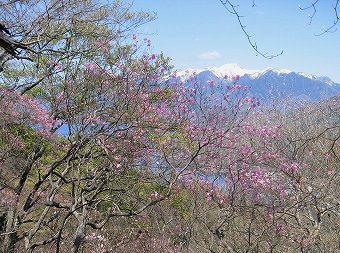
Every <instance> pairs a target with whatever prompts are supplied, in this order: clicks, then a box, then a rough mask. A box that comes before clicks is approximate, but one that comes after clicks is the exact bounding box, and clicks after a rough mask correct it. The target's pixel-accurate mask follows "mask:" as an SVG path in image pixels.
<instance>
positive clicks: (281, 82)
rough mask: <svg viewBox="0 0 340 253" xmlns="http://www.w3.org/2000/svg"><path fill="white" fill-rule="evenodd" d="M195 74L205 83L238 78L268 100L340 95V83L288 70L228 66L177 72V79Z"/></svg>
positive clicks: (312, 98) (310, 98)
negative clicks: (224, 78) (222, 78)
mask: <svg viewBox="0 0 340 253" xmlns="http://www.w3.org/2000/svg"><path fill="white" fill-rule="evenodd" d="M192 75H194V76H196V77H197V78H198V79H199V80H201V81H203V82H206V81H208V80H217V79H219V78H221V77H225V76H227V77H235V76H238V77H239V81H238V82H239V83H240V84H242V85H247V86H248V87H249V91H250V92H251V93H252V95H254V96H257V97H259V98H262V100H265V101H266V100H270V99H273V98H278V97H279V98H284V97H291V98H297V99H304V100H310V101H320V100H322V99H326V98H329V97H332V96H334V95H336V94H338V93H340V84H338V83H335V82H333V81H332V80H331V79H330V78H329V77H325V76H322V77H317V76H315V75H312V74H307V73H303V72H294V71H291V70H288V69H274V68H266V69H263V70H255V69H243V68H241V67H240V66H238V65H237V64H225V65H223V66H221V67H211V68H206V69H187V70H183V71H179V72H177V77H178V78H180V79H181V80H182V81H184V80H186V79H187V78H188V77H189V76H192Z"/></svg>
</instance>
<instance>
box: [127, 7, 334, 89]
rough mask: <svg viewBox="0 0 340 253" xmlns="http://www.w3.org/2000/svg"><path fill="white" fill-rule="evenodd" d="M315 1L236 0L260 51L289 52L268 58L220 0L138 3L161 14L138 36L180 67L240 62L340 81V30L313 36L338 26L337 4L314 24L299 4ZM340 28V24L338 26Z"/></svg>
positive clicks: (323, 11) (322, 10)
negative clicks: (261, 54)
mask: <svg viewBox="0 0 340 253" xmlns="http://www.w3.org/2000/svg"><path fill="white" fill-rule="evenodd" d="M311 1H312V0H309V1H306V0H301V1H296V0H275V1H273V0H261V1H260V0H257V1H256V0H255V3H256V7H254V8H253V7H252V1H251V0H243V1H241V0H234V1H233V2H234V3H238V4H239V7H238V11H239V13H240V14H241V15H243V16H244V18H243V21H244V24H245V25H247V29H248V32H249V33H250V34H252V35H253V40H254V41H256V42H257V44H258V46H259V49H260V50H261V51H263V52H268V53H269V54H276V53H279V52H280V51H281V50H283V51H284V53H283V54H282V55H281V56H279V57H276V58H274V59H271V60H268V59H264V58H263V57H261V56H257V55H256V52H255V51H254V50H253V49H252V48H251V46H250V45H249V44H248V42H247V39H246V37H245V35H244V34H243V33H242V31H241V29H240V27H239V25H238V23H237V20H236V17H235V16H233V15H231V14H230V13H228V12H227V11H226V10H225V9H224V7H223V6H222V4H221V3H220V1H219V0H134V7H133V8H134V9H135V10H144V11H151V12H156V13H157V17H158V18H157V19H156V20H155V21H153V22H150V23H147V24H145V25H144V26H143V27H141V28H140V30H139V36H143V37H145V36H146V37H148V38H150V39H151V40H152V44H153V49H154V51H156V52H160V51H162V52H164V53H165V54H166V55H168V56H169V57H170V58H172V64H173V65H174V66H175V68H176V69H185V68H204V67H210V66H220V65H223V64H225V63H238V64H239V65H240V66H241V67H242V68H246V69H264V68H266V67H274V68H278V69H290V70H293V71H299V72H300V71H302V72H306V73H310V74H315V75H325V76H329V77H330V78H331V79H333V81H336V82H339V83H340V29H339V31H337V32H335V33H328V34H325V35H323V36H319V37H318V36H315V35H314V34H316V33H319V32H321V31H322V29H323V26H325V27H326V26H328V25H330V24H332V23H333V16H332V15H333V9H332V3H333V0H328V1H320V5H319V6H318V9H317V13H316V15H315V17H314V20H313V23H312V24H311V25H309V17H308V14H312V10H307V11H301V10H300V9H299V8H298V4H300V5H301V6H307V5H308V4H310V2H311ZM339 27H340V26H339Z"/></svg>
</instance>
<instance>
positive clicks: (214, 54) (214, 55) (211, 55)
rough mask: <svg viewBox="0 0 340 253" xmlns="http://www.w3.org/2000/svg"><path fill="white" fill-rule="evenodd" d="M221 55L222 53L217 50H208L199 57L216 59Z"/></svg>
mask: <svg viewBox="0 0 340 253" xmlns="http://www.w3.org/2000/svg"><path fill="white" fill-rule="evenodd" d="M221 57H222V55H221V53H220V52H217V51H208V52H205V53H203V54H200V55H199V56H198V58H199V59H201V60H215V59H218V58H221Z"/></svg>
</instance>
